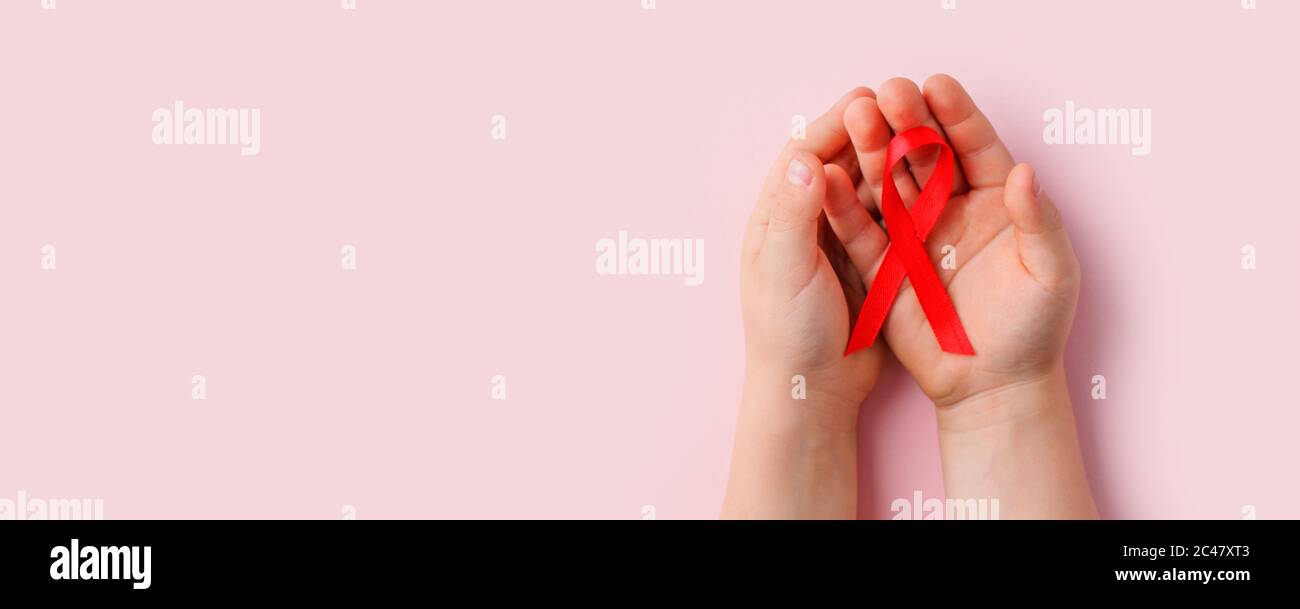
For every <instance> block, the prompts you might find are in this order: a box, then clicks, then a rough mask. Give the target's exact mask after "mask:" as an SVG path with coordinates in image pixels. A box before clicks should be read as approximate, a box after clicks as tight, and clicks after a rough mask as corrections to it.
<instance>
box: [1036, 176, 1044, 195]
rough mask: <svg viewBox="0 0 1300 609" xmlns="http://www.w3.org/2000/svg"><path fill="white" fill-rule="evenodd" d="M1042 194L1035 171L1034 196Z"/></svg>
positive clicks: (1041, 186) (1041, 187)
mask: <svg viewBox="0 0 1300 609" xmlns="http://www.w3.org/2000/svg"><path fill="white" fill-rule="evenodd" d="M1042 193H1043V185H1042V184H1039V183H1038V172H1037V171H1035V172H1034V196H1035V197H1037V196H1038V195H1040V194H1042Z"/></svg>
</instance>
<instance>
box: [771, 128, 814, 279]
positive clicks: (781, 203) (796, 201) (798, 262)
mask: <svg viewBox="0 0 1300 609" xmlns="http://www.w3.org/2000/svg"><path fill="white" fill-rule="evenodd" d="M773 182H774V183H773V184H772V191H771V193H770V196H771V197H772V201H771V216H770V218H769V220H768V224H767V238H766V243H765V244H764V247H763V249H764V250H766V251H765V252H764V254H765V255H771V256H772V258H773V259H776V260H781V261H782V262H783V265H789V266H791V267H795V266H805V265H806V266H807V267H808V268H811V267H812V265H813V264H815V263H816V261H817V249H818V248H817V224H818V219H819V218H820V216H821V212H822V202H823V200H824V199H825V198H826V170H825V168H824V167H823V166H822V162H821V159H819V158H817V157H816V156H815V155H813V154H811V153H808V152H803V151H797V152H795V153H794V154H793V155H791V157H790V161H789V165H787V167H786V170H785V175H784V176H782V177H781V179H779V180H773Z"/></svg>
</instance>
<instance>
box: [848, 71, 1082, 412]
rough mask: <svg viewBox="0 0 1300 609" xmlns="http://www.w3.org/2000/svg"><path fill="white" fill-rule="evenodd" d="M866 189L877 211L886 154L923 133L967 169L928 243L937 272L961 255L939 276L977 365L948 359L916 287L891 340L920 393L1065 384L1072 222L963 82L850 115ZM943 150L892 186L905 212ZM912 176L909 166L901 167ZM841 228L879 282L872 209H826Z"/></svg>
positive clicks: (907, 84)
mask: <svg viewBox="0 0 1300 609" xmlns="http://www.w3.org/2000/svg"><path fill="white" fill-rule="evenodd" d="M845 125H846V127H847V129H848V132H849V137H850V138H852V140H853V144H854V147H855V148H856V149H857V152H858V158H859V164H860V165H861V167H862V171H863V179H864V180H865V181H866V182H868V183H869V184H870V185H871V187H872V188H871V192H872V194H873V196H874V199H875V202H876V203H877V204H878V202H879V201H880V196H881V184H882V181H883V179H884V176H883V173H884V163H885V155H886V149H887V147H888V145H889V141H890V139H891V137H892V136H893V134H895V133H901V132H903V131H906V130H908V129H911V128H913V127H917V126H920V125H924V126H927V127H930V128H932V129H934V130H935V131H938V132H940V133H944V134H946V136H947V140H948V142H949V145H950V146H951V147H952V150H953V153H954V154H955V155H956V158H957V160H958V163H959V167H958V169H957V173H956V176H955V178H954V180H953V192H952V197H951V199H950V200H949V201H948V205H947V207H945V208H944V210H943V213H942V215H941V216H940V217H939V221H938V223H937V224H936V225H935V227H934V230H933V231H932V232H931V233H930V236H929V238H928V239H926V247H927V249H928V250H929V253H930V256H931V258H932V259H933V260H935V261H938V260H940V259H941V258H942V253H941V251H942V248H943V247H944V246H947V245H951V246H953V247H954V248H955V253H956V269H954V270H945V269H943V268H939V266H938V265H937V264H936V270H937V271H938V273H939V276H940V278H941V279H942V280H943V281H944V283H945V284H946V285H947V289H948V293H949V296H950V297H951V298H952V301H953V304H954V305H955V306H956V308H957V313H958V315H959V316H960V317H961V321H962V325H963V326H964V327H965V329H966V332H967V334H968V336H969V337H970V340H971V343H972V344H973V345H974V347H975V355H974V356H964V355H954V354H950V353H945V352H943V351H942V350H940V348H939V344H938V342H937V341H936V340H935V337H934V334H933V332H932V331H931V329H930V326H929V323H928V322H927V320H926V317H925V313H924V312H923V311H922V310H921V306H920V303H919V301H918V300H917V298H916V296H915V293H914V292H913V291H912V289H911V284H910V282H905V283H904V285H903V288H902V290H900V292H899V295H898V297H897V298H896V299H895V301H894V303H893V307H892V308H891V310H890V313H889V316H888V318H887V319H886V321H885V326H884V328H883V329H882V335H883V336H884V338H885V340H886V341H887V342H888V343H889V347H890V349H891V350H892V351H893V352H894V354H895V355H896V356H897V357H898V360H899V361H900V362H901V363H902V364H903V365H904V366H905V367H906V368H907V369H908V371H909V372H911V373H912V376H914V377H915V378H916V381H917V383H918V384H919V385H920V386H921V389H922V390H924V391H925V393H926V395H928V396H930V398H931V399H932V400H934V402H935V404H936V405H937V406H939V407H940V408H949V409H953V408H955V407H956V406H958V405H959V404H962V403H964V402H967V401H969V400H972V399H975V398H978V397H980V396H985V395H988V394H990V393H994V392H999V391H1002V390H1004V389H1007V388H1010V387H1015V386H1018V385H1020V384H1022V383H1028V382H1037V381H1039V380H1041V379H1044V378H1045V377H1047V376H1049V375H1053V374H1058V373H1059V374H1063V366H1062V358H1063V354H1064V350H1065V342H1066V338H1067V337H1068V336H1069V332H1070V324H1071V320H1072V318H1073V316H1074V308H1075V301H1076V299H1077V297H1078V291H1079V265H1078V263H1077V262H1076V260H1075V257H1074V252H1073V250H1072V249H1071V247H1070V240H1069V237H1068V236H1067V235H1066V233H1065V228H1064V227H1063V226H1062V224H1061V216H1060V214H1059V213H1058V212H1057V210H1056V208H1055V207H1054V206H1053V205H1052V201H1051V199H1049V198H1048V197H1047V195H1046V193H1044V192H1042V191H1041V190H1040V189H1039V187H1038V180H1037V178H1036V177H1035V174H1034V170H1033V169H1032V168H1031V167H1029V166H1028V165H1024V164H1022V165H1016V164H1015V162H1014V161H1013V160H1012V158H1011V154H1010V153H1009V152H1008V151H1007V149H1006V147H1005V146H1003V144H1002V142H1001V140H999V138H998V135H997V133H996V132H995V131H994V130H993V126H992V125H991V124H990V123H989V120H988V119H987V118H985V116H984V115H983V114H982V113H981V112H980V111H979V109H978V108H976V106H975V103H974V102H973V101H972V100H971V98H970V96H969V95H968V94H967V93H966V91H965V89H963V88H962V86H961V85H960V84H958V83H957V81H956V80H954V79H953V78H951V77H949V76H944V75H938V76H934V77H931V78H930V79H929V80H928V81H926V84H925V92H924V93H922V91H921V90H920V89H918V88H917V86H916V84H915V83H913V82H912V81H910V80H906V79H901V78H897V79H893V80H890V81H888V82H886V83H885V84H884V85H882V86H881V88H880V91H879V93H878V95H877V98H876V99H865V98H864V99H858V100H854V102H853V103H852V104H850V106H849V107H848V109H847V110H846V111H845ZM937 158H938V150H937V148H936V147H934V146H930V147H926V148H922V149H921V150H919V151H917V152H916V153H913V154H910V155H908V163H909V164H910V172H908V171H896V172H895V175H894V176H892V178H893V179H894V180H895V183H896V184H897V185H898V189H899V193H900V194H901V196H902V198H903V201H904V203H905V204H906V205H909V206H910V205H911V203H912V201H913V200H915V198H916V196H917V194H918V193H919V192H920V187H921V186H924V185H925V183H926V181H927V180H928V179H929V178H930V173H931V172H932V171H933V170H934V166H935V161H936V160H937ZM900 167H901V165H900ZM826 211H827V216H828V218H829V220H830V223H831V226H832V227H833V228H834V229H835V232H836V234H837V236H838V237H839V238H840V240H841V241H843V242H844V243H845V248H846V249H847V250H848V252H849V255H850V256H851V257H852V258H853V260H854V263H855V264H856V265H857V266H858V267H859V268H865V269H869V272H868V277H867V284H868V285H870V283H871V280H872V279H874V275H875V270H876V268H877V267H878V266H879V262H880V259H881V258H882V256H881V255H880V254H879V252H878V250H877V249H876V248H875V247H874V246H873V247H870V248H861V247H856V246H855V244H857V243H860V242H861V241H862V240H861V238H860V233H859V227H862V226H864V223H863V219H864V218H866V217H867V213H868V212H867V211H866V209H865V208H863V207H851V206H839V207H831V206H828V207H827V208H826Z"/></svg>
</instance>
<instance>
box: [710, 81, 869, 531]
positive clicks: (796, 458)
mask: <svg viewBox="0 0 1300 609" xmlns="http://www.w3.org/2000/svg"><path fill="white" fill-rule="evenodd" d="M873 95H874V94H873V93H872V92H871V91H870V90H867V89H855V90H854V91H852V92H850V93H849V94H848V95H846V96H845V97H844V98H843V99H841V100H840V101H839V103H837V104H835V106H834V107H832V108H831V109H830V111H828V112H827V113H826V114H825V115H823V116H822V117H821V118H819V119H817V120H816V121H814V122H813V123H812V124H811V125H809V126H808V129H807V138H806V139H804V140H795V141H791V142H790V143H789V144H788V145H787V146H786V147H785V149H784V150H783V151H782V153H781V155H780V156H779V157H778V158H777V161H776V163H775V164H774V165H773V167H772V170H771V172H770V174H769V175H768V177H767V180H766V182H765V183H764V186H763V190H762V193H761V194H760V195H759V198H758V203H757V205H756V206H755V209H754V213H753V215H752V217H751V219H750V221H749V225H748V227H747V228H746V234H745V245H744V249H743V251H742V253H741V256H742V257H741V305H742V309H743V315H744V322H745V364H746V365H745V388H744V397H743V398H742V403H741V407H740V417H739V420H738V422H737V429H736V444H735V448H734V451H733V456H732V465H731V477H730V480H729V482H728V486H727V498H726V501H725V504H724V506H723V515H724V516H726V517H750V518H823V517H825V518H853V517H855V516H856V514H857V458H858V451H857V418H858V406H859V405H861V403H862V401H863V400H864V399H865V398H866V397H867V393H868V392H869V391H870V390H871V388H872V386H873V385H874V384H875V382H876V377H877V376H878V375H879V373H880V366H881V363H882V360H883V359H884V353H885V348H884V345H876V346H874V347H872V348H870V349H865V350H863V351H860V352H858V353H855V354H853V355H852V356H851V357H847V358H846V357H844V346H845V344H847V342H848V338H849V322H850V316H851V313H850V312H852V314H856V313H857V310H858V308H859V307H861V306H862V300H863V297H864V295H865V290H864V288H863V283H862V277H863V274H862V272H861V271H860V270H859V269H857V268H855V267H854V266H853V264H852V263H851V262H850V261H849V259H848V256H847V255H846V253H845V251H844V249H843V248H842V247H841V246H840V244H839V242H838V241H837V240H836V239H835V237H834V235H832V234H831V233H830V229H829V228H828V227H826V226H825V220H824V218H823V216H822V208H823V207H827V206H829V207H835V206H842V205H849V206H855V207H860V206H861V203H860V201H859V198H858V194H857V192H856V186H855V185H854V183H855V181H857V180H858V179H859V178H860V176H861V173H860V171H859V169H858V166H857V158H856V155H855V154H854V152H853V148H852V146H851V145H850V144H849V136H848V133H847V132H846V131H845V129H844V109H845V108H846V107H848V105H849V103H850V102H852V101H853V100H855V99H861V98H870V97H872V96H873ZM873 226H874V225H873ZM885 241H886V237H885V234H884V232H883V231H880V229H879V227H876V231H875V233H872V234H871V236H870V237H869V238H864V239H862V240H861V241H859V242H858V243H855V244H854V245H855V247H856V248H857V249H858V250H859V251H860V252H872V253H873V255H878V254H879V252H880V251H881V250H883V249H884V247H885ZM796 376H801V377H803V379H802V383H803V389H804V391H805V392H806V394H805V396H804V397H803V399H796V397H795V394H794V390H797V389H798V386H796V385H795V384H793V383H792V381H793V380H794V379H795V377H796Z"/></svg>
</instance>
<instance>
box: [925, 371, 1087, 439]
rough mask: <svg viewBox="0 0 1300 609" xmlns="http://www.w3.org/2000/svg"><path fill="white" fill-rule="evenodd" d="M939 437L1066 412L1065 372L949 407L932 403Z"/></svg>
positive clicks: (1049, 373) (981, 394) (1000, 388)
mask: <svg viewBox="0 0 1300 609" xmlns="http://www.w3.org/2000/svg"><path fill="white" fill-rule="evenodd" d="M935 407H936V410H937V419H938V423H939V433H940V434H943V433H970V432H974V431H979V430H982V429H989V428H994V427H998V426H1002V425H1008V424H1014V423H1017V422H1026V421H1033V420H1035V419H1037V418H1041V417H1043V416H1049V415H1055V414H1060V413H1062V412H1064V413H1069V412H1070V398H1069V388H1068V385H1067V382H1066V378H1065V368H1064V366H1062V365H1056V366H1053V367H1051V368H1050V369H1049V370H1047V371H1045V372H1043V373H1041V374H1039V375H1035V376H1029V377H1026V378H1023V379H1019V380H1014V381H1009V382H1007V383H1005V384H1002V385H999V386H997V387H992V388H988V389H984V390H981V391H977V392H975V393H973V394H971V395H968V396H966V397H964V398H961V399H959V400H957V401H954V402H950V403H943V402H940V401H936V402H935Z"/></svg>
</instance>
